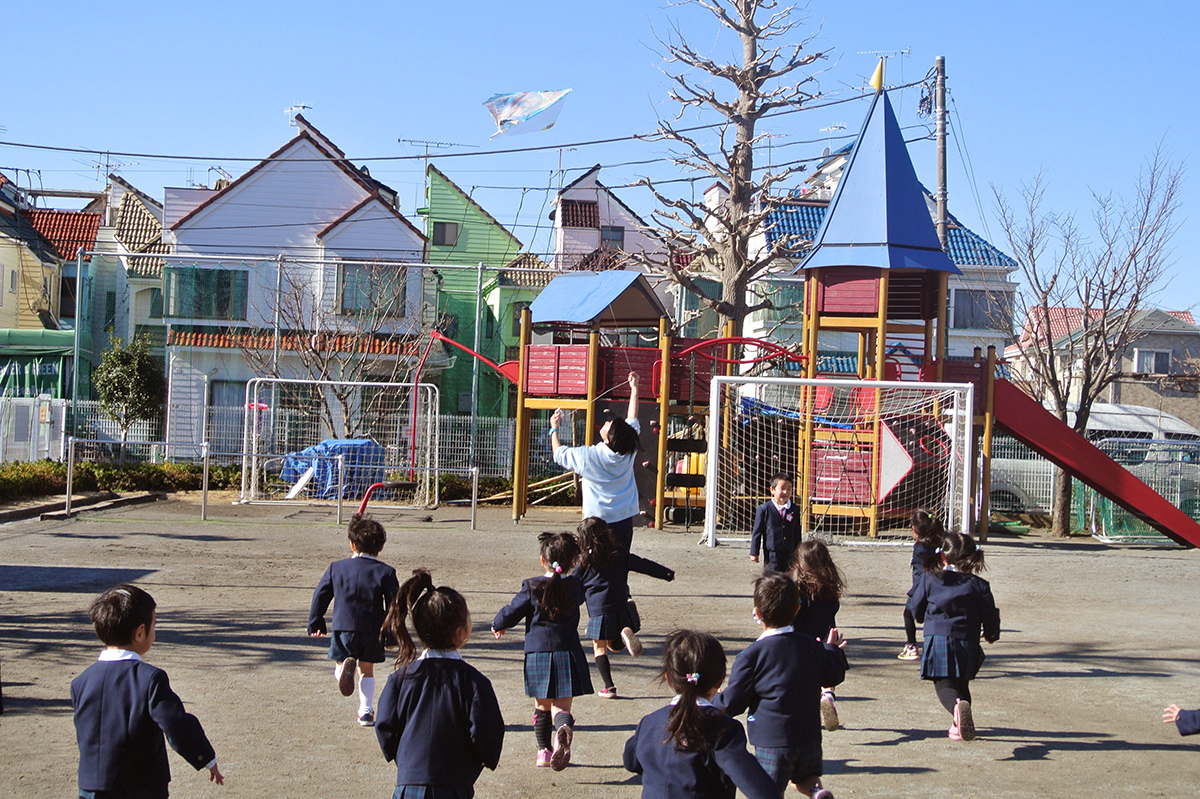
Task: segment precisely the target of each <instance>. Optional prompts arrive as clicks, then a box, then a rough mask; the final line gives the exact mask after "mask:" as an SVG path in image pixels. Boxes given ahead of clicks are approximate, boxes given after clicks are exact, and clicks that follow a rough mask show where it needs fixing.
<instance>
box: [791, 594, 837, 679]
mask: <svg viewBox="0 0 1200 799" xmlns="http://www.w3.org/2000/svg"><path fill="white" fill-rule="evenodd" d="M841 607H842V603H841V602H840V601H839V600H837V599H831V600H828V601H826V600H819V599H813V598H812V597H810V596H809V595H808V594H806V593H804V589H803V588H801V589H800V610H798V611H796V618H795V620H794V621H793V622H792V626H793V627H795V628H796V632H798V633H804V634H805V635H809V636H812V637H813V638H820V639H821V641H822V643H824V641H825V639H826V638H828V637H829V631H830V630H832V629H833V628H834V627H837V612H838V611H839V610H841ZM826 685H828V683H826Z"/></svg>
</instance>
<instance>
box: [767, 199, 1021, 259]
mask: <svg viewBox="0 0 1200 799" xmlns="http://www.w3.org/2000/svg"><path fill="white" fill-rule="evenodd" d="M828 207H829V202H828V201H827V200H792V201H789V202H786V203H784V204H783V205H781V206H780V207H779V208H778V209H776V210H775V211H774V212H773V213H772V214H771V215H770V216H769V217H767V225H768V227H767V231H766V234H767V244H768V246H770V245H774V244H775V242H777V241H779V240H780V239H781V238H782V237H783V236H786V235H794V236H800V237H801V238H803V239H804V240H805V241H806V242H810V241H812V240H813V238H815V237H816V235H817V230H819V229H820V227H821V222H822V220H824V218H825V211H826V209H827V208H828ZM946 248H947V249H948V250H949V253H948V254H949V256H950V260H951V261H953V262H954V264H955V266H960V267H961V266H1002V267H1014V266H1016V265H1017V263H1016V261H1014V260H1013V259H1012V258H1009V257H1008V256H1007V255H1005V254H1004V253H1002V252H1000V250H998V249H996V248H995V247H993V246H992V245H991V244H989V243H988V242H987V241H985V240H984V239H983V238H982V237H980V236H979V235H978V234H976V233H974V232H973V231H971V230H970V229H968V228H967V227H965V226H964V225H963V224H962V223H961V222H959V221H958V220H957V219H955V218H954V217H953V216H951V217H950V224H949V227H948V229H947V233H946ZM805 249H807V247H803V248H801V250H800V251H799V252H797V253H794V255H796V256H797V257H798V256H799V255H802V254H803V251H804V250H805Z"/></svg>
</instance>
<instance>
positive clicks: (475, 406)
mask: <svg viewBox="0 0 1200 799" xmlns="http://www.w3.org/2000/svg"><path fill="white" fill-rule="evenodd" d="M482 311H483V261H480V262H479V268H478V270H477V272H476V277H475V346H474V347H473V348H472V349H474V350H475V351H476V352H479V348H480V347H482V346H483V343H482V339H481V335H480V324H479V320H480V317H481V316H482V315H483V314H482ZM478 425H479V359H478V358H472V359H471V443H470V444H469V445H468V447H467V463H470V464H472V465H474V463H475V431H476V429H477V428H478ZM472 529H474V528H472Z"/></svg>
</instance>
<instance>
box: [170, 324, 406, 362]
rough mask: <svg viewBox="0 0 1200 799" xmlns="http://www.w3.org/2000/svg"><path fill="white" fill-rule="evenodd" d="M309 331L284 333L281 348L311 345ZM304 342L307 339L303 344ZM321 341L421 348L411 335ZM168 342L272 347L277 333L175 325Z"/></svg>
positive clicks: (389, 349) (352, 346)
mask: <svg viewBox="0 0 1200 799" xmlns="http://www.w3.org/2000/svg"><path fill="white" fill-rule="evenodd" d="M310 341H311V338H310V336H308V335H303V336H297V335H284V336H281V337H280V339H279V348H280V349H281V350H284V351H291V350H296V349H299V348H300V347H301V346H303V347H305V348H308V347H309V346H310ZM301 342H304V343H303V345H302V344H301ZM319 343H320V344H321V345H322V346H323V347H327V348H329V349H332V350H334V351H335V352H369V353H371V354H374V355H415V354H416V353H417V351H418V349H419V347H418V346H417V342H416V341H413V340H411V339H398V338H393V337H384V336H372V337H370V338H369V339H367V340H366V341H363V340H362V339H361V338H360V337H357V336H324V337H322V338H321V339H320V341H319ZM167 345H168V346H172V347H214V348H217V349H242V348H247V349H256V350H269V349H272V348H273V347H274V346H275V336H274V334H272V333H270V332H267V331H245V332H228V331H219V330H214V331H212V332H200V331H193V330H180V329H178V328H174V327H173V328H171V334H170V336H169V337H168V339H167Z"/></svg>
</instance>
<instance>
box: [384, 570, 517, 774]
mask: <svg viewBox="0 0 1200 799" xmlns="http://www.w3.org/2000/svg"><path fill="white" fill-rule="evenodd" d="M410 619H411V621H412V628H413V630H414V631H415V632H416V634H417V639H418V640H419V641H420V642H421V644H422V645H423V647H424V649H422V650H420V651H418V648H417V645H416V643H415V642H414V641H413V637H412V635H411V634H410V633H409V620H410ZM383 635H384V637H385V638H390V639H391V640H392V641H394V642H395V643H396V644H397V645H398V647H399V654H397V656H396V663H395V670H394V671H393V672H392V674H391V675H390V676H389V677H388V680H387V684H386V685H385V686H384V688H383V693H382V694H381V695H380V697H379V714H378V716H377V717H376V720H375V734H376V736H377V737H378V739H379V746H380V748H381V749H382V750H383V756H384V757H385V758H386V759H387V760H389V761H392V760H394V761H396V790H395V793H394V794H393V796H395V797H404V796H412V795H419V796H471V795H472V793H473V791H474V785H475V780H476V779H478V778H479V774H480V772H481V771H483V767H484V766H487V767H488V768H490V769H492V770H495V768H496V766H497V765H498V764H499V762H500V751H501V748H502V746H503V744H504V718H503V717H502V716H501V715H500V704H499V703H498V702H497V701H496V693H495V691H493V690H492V684H491V682H489V681H488V679H487V678H486V677H484V676H483V675H482V674H480V673H479V671H478V670H476V669H475V668H474V667H473V666H470V665H468V664H467V663H466V661H464V660H463V659H462V656H461V655H459V653H458V650H459V648H461V647H462V645H463V644H465V643H466V642H467V639H468V638H469V637H470V635H471V614H470V612H469V611H468V610H467V602H466V600H465V599H463V596H462V594H460V593H458V592H457V591H455V590H454V589H453V588H449V587H446V586H437V587H435V586H434V584H433V578H432V577H431V576H430V574H429V572H428V571H427V570H425V569H416V570H415V571H413V576H412V577H410V578H409V579H408V580H407V581H406V582H405V583H404V585H402V586H400V591H399V593H398V594H397V595H396V599H395V601H394V602H392V603H391V605H390V607H389V608H388V614H387V618H386V620H385V621H384V628H383Z"/></svg>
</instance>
